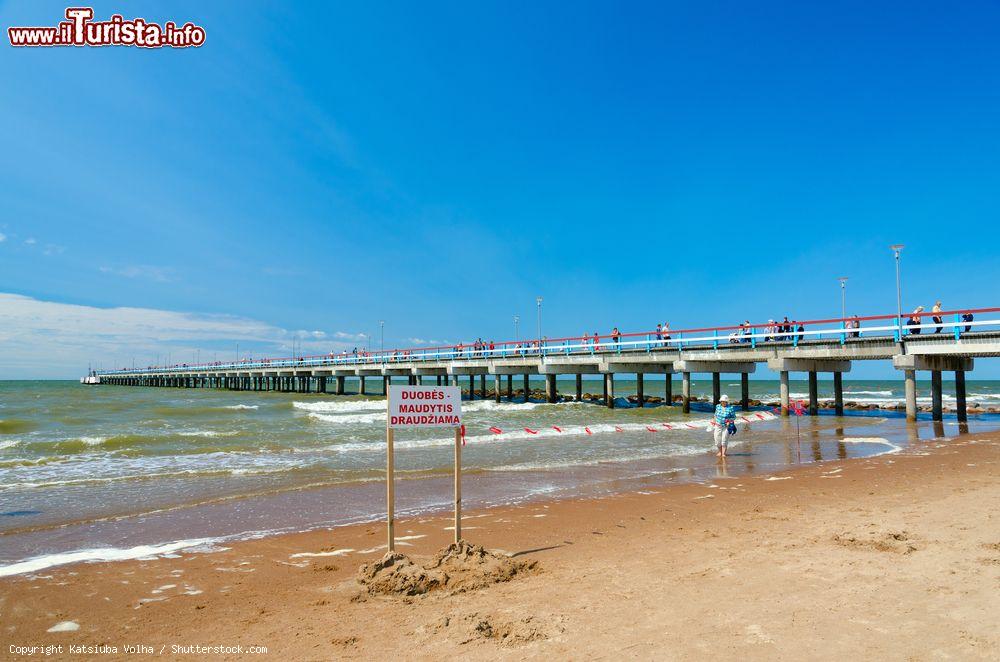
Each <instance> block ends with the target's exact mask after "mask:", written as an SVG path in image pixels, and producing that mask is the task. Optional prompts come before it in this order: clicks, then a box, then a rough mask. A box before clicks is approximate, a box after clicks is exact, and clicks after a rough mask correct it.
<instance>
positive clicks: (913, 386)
mask: <svg viewBox="0 0 1000 662" xmlns="http://www.w3.org/2000/svg"><path fill="white" fill-rule="evenodd" d="M903 393H904V395H905V397H906V420H908V421H915V420H917V371H916V370H904V371H903Z"/></svg>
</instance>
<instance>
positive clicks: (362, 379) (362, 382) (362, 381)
mask: <svg viewBox="0 0 1000 662" xmlns="http://www.w3.org/2000/svg"><path fill="white" fill-rule="evenodd" d="M365 381H367V380H366V379H365V376H364V375H361V376H360V377H358V382H359V387H360V388H359V389H358V390H359V391H361V395H368V394H367V393H366V392H365V391H366V390H367V389H366V388H365Z"/></svg>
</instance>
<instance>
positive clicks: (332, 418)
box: [309, 411, 385, 425]
mask: <svg viewBox="0 0 1000 662" xmlns="http://www.w3.org/2000/svg"><path fill="white" fill-rule="evenodd" d="M309 418H314V419H316V420H319V421H324V422H326V423H336V424H337V425H345V424H348V423H375V422H376V421H385V414H384V413H383V412H375V413H372V414H338V415H331V414H318V413H316V412H314V411H311V412H309Z"/></svg>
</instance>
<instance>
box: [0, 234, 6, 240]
mask: <svg viewBox="0 0 1000 662" xmlns="http://www.w3.org/2000/svg"><path fill="white" fill-rule="evenodd" d="M2 241H7V235H5V234H4V233H3V232H0V242H2Z"/></svg>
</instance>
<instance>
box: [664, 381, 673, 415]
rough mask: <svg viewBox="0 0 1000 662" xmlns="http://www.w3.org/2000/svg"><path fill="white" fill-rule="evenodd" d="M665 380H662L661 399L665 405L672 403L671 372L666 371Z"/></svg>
mask: <svg viewBox="0 0 1000 662" xmlns="http://www.w3.org/2000/svg"><path fill="white" fill-rule="evenodd" d="M665 376H666V378H667V379H666V380H665V381H664V382H663V401H664V402H665V403H666V404H667V406H668V407H669V406H671V405H673V404H674V376H673V375H672V374H671V373H669V372H668V373H667V374H666V375H665Z"/></svg>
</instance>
